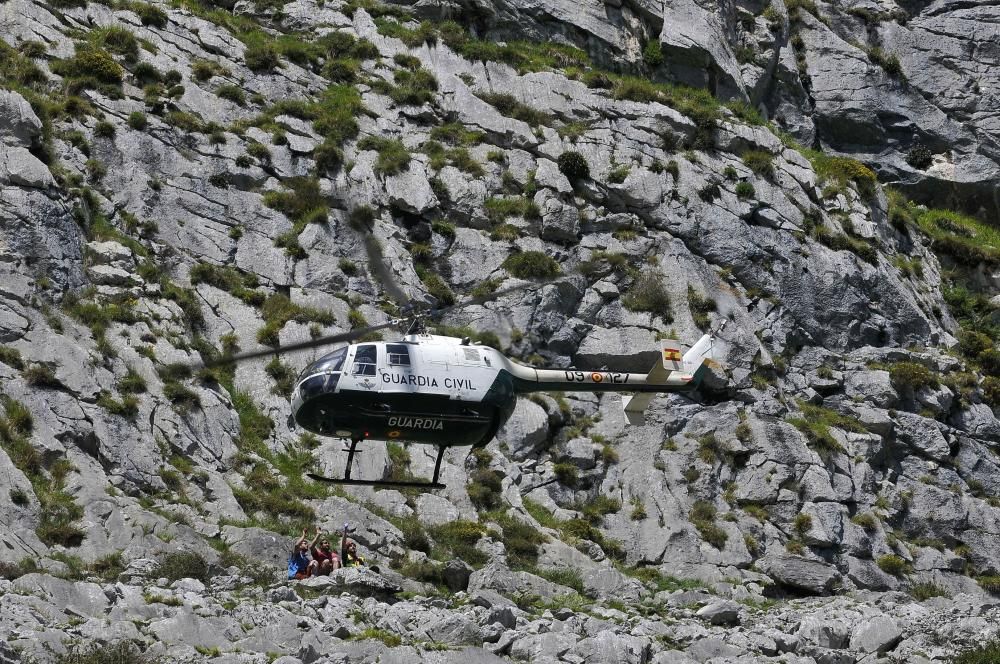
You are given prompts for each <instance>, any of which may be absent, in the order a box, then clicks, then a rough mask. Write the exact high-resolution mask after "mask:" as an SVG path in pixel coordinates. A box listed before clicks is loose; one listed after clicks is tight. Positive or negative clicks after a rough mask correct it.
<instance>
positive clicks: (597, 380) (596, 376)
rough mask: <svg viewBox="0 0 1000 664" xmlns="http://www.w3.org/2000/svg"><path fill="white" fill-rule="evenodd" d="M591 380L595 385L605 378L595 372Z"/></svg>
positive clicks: (591, 375)
mask: <svg viewBox="0 0 1000 664" xmlns="http://www.w3.org/2000/svg"><path fill="white" fill-rule="evenodd" d="M590 380H592V381H594V382H595V383H600V382H601V381H602V380H604V376H602V375H601V374H599V373H597V372H596V371H595V372H594V373H592V374H590Z"/></svg>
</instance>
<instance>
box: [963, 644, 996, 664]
mask: <svg viewBox="0 0 1000 664" xmlns="http://www.w3.org/2000/svg"><path fill="white" fill-rule="evenodd" d="M997 661H1000V639H994V640H993V641H990V642H988V643H985V644H983V645H981V646H979V647H976V648H972V649H970V650H966V651H965V652H962V653H960V654H959V655H958V656H957V657H955V659H953V660H952V664H995V662H997Z"/></svg>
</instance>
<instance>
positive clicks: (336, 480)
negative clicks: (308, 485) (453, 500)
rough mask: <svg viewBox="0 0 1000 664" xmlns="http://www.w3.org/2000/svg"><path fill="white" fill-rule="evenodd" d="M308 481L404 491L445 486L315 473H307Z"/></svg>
mask: <svg viewBox="0 0 1000 664" xmlns="http://www.w3.org/2000/svg"><path fill="white" fill-rule="evenodd" d="M307 476H308V477H309V479H312V480H316V481H317V482H326V483H328V484H344V485H347V486H380V487H387V488H389V487H399V488H406V489H413V488H417V489H444V488H445V485H444V484H441V483H440V482H406V481H402V480H400V481H398V482H396V481H392V480H355V479H351V478H349V477H344V478H339V477H325V476H323V475H317V474H316V473H309V474H308V475H307Z"/></svg>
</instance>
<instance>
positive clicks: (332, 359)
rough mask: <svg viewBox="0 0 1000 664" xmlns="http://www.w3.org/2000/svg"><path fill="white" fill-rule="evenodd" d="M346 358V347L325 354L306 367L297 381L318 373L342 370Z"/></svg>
mask: <svg viewBox="0 0 1000 664" xmlns="http://www.w3.org/2000/svg"><path fill="white" fill-rule="evenodd" d="M345 357H347V346H345V347H343V348H338V349H337V350H335V351H333V352H332V353H327V354H326V355H324V356H323V357H321V358H319V359H318V360H316V361H315V362H313V363H312V364H310V365H309V366H307V367H306V368H305V369H304V370H303V371H302V375H301V376H299V380H301V379H303V378H305V377H306V376H312V375H314V374H318V373H330V372H331V371H340V370H341V369H343V368H344V358H345Z"/></svg>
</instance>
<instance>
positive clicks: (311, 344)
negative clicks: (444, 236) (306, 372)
mask: <svg viewBox="0 0 1000 664" xmlns="http://www.w3.org/2000/svg"><path fill="white" fill-rule="evenodd" d="M394 325H399V321H398V320H391V321H389V322H388V323H381V324H379V325H369V326H368V327H359V328H358V329H356V330H351V331H350V332H341V333H340V334H332V335H330V336H327V337H319V338H318V339H310V340H309V341H299V342H296V343H291V344H285V345H284V346H278V347H277V348H269V349H267V350H252V351H247V352H246V353H237V354H236V355H227V356H224V357H218V358H215V359H212V360H209V361H208V362H203V363H196V364H195V365H194V368H198V367H202V366H204V367H217V366H221V365H223V364H231V363H234V362H245V361H246V360H253V359H256V358H258V357H267V356H268V355H283V354H285V353H294V352H296V351H300V350H308V349H310V348H316V347H318V346H329V345H330V344H335V343H340V342H343V341H354V340H355V339H360V338H361V337H363V336H365V335H366V334H369V333H371V332H377V331H378V330H384V329H385V328H387V327H393V326H394Z"/></svg>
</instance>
